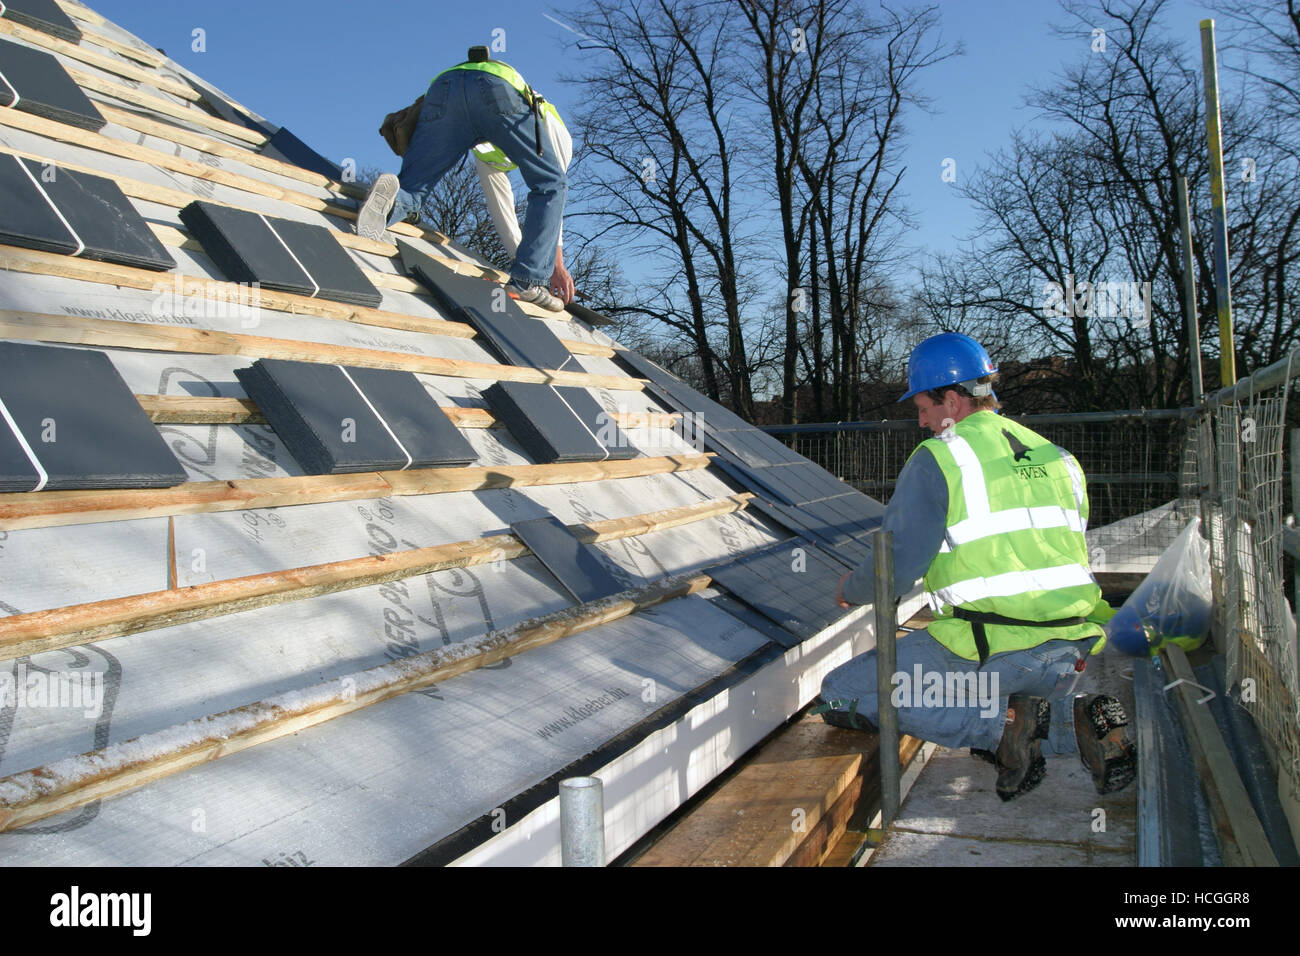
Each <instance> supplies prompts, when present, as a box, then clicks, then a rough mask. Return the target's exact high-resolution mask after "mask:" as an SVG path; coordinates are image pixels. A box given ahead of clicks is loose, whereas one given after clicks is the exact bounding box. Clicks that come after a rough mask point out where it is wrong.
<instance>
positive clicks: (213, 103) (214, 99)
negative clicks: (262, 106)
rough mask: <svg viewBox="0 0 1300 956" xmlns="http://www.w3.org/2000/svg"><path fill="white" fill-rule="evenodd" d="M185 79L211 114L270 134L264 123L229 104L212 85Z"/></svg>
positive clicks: (190, 78) (228, 121)
mask: <svg viewBox="0 0 1300 956" xmlns="http://www.w3.org/2000/svg"><path fill="white" fill-rule="evenodd" d="M186 81H187V82H188V83H189V84H190V86H192V87H194V92H196V93H198V94H199V96H201V97H203V105H204V106H206V107H208V109H210V110H212V112H213V114H214V115H215V116H216V117H217V118H218V119H223V120H225V121H226V122H227V123H234V124H235V125H236V126H246V127H248V128H249V129H251V130H256V131H257V132H259V133H265V134H266V135H267V136H270V135H271V131H270V129H268V128H267V126H266V124H265V123H259V122H258V121H257V120H255V119H253V117H251V116H249V115H248V114H247V113H245V112H244V111H243V110H239V109H236V108H235V107H233V106H231V105H230V104H229V103H228V102H226V98H225V97H224V96H222V95H221V94H220V93H218V92H217V91H216V90H214V89H212V87H210V86H207V85H205V84H204V83H202V82H201V81H200V80H198V79H197V78H195V77H192V76H190V77H186Z"/></svg>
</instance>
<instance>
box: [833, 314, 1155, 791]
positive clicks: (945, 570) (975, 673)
mask: <svg viewBox="0 0 1300 956" xmlns="http://www.w3.org/2000/svg"><path fill="white" fill-rule="evenodd" d="M996 374H997V369H995V368H994V367H993V363H992V361H991V360H990V359H989V356H988V353H987V352H986V351H985V350H984V348H983V347H982V346H981V345H980V344H979V343H978V342H976V341H975V340H974V339H971V338H968V337H967V336H965V335H958V334H955V333H944V334H942V335H935V336H932V337H931V338H928V339H926V340H925V341H924V342H922V343H921V344H920V345H919V346H917V347H916V349H915V350H914V351H913V352H912V355H911V358H910V360H909V361H908V365H907V378H908V391H907V394H906V395H904V396H902V398H900V399H899V401H904V400H906V399H908V398H910V399H912V401H913V402H914V404H915V405H916V408H917V414H918V418H919V421H920V424H921V427H923V428H928V429H929V430H930V431H932V432H933V433H934V435H935V437H933V438H930V439H928V440H926V441H924V442H922V443H921V445H920V446H919V447H918V448H917V449H916V451H915V452H913V454H912V456H911V458H909V459H908V461H907V464H906V465H905V466H904V468H903V471H902V473H901V474H899V476H898V482H897V486H896V489H895V492H894V495H893V497H892V498H891V499H890V501H889V505H888V507H887V508H886V509H885V517H884V525H883V527H884V528H885V530H888V531H892V532H893V537H894V568H895V573H896V576H897V580H898V590H899V591H900V592H901V591H906V590H908V589H910V587H911V585H912V584H913V582H915V581H916V580H917V579H918V578H922V577H923V578H924V586H925V590H926V591H927V592H928V593H929V595H930V599H931V603H932V604H933V605H934V606H935V608H936V612H935V619H934V621H933V622H931V624H930V625H929V626H928V627H927V628H925V629H924V630H919V631H915V632H913V633H911V634H908V635H906V636H905V637H903V638H901V639H900V640H899V642H898V671H897V673H896V675H895V677H894V681H893V686H894V688H895V690H894V692H893V693H892V694H891V697H892V699H893V701H894V703H895V705H896V706H897V707H898V722H899V728H900V730H901V731H902V732H904V733H907V734H911V735H912V736H914V737H919V738H921V739H923V740H930V741H934V742H935V743H938V744H940V745H942V746H945V747H970V748H971V750H972V752H973V753H975V754H976V755H978V756H983V757H985V758H986V759H990V760H992V761H993V762H994V763H995V764H996V766H997V768H998V776H997V791H998V795H999V796H1000V797H1001V798H1002V799H1003V800H1010V799H1012V798H1013V797H1015V796H1017V795H1019V794H1022V793H1027V792H1028V791H1030V790H1032V789H1033V788H1034V787H1036V786H1037V785H1038V784H1039V783H1040V782H1041V781H1042V779H1043V776H1044V775H1045V773H1046V771H1047V767H1046V762H1045V761H1044V759H1043V756H1042V749H1041V746H1040V742H1046V744H1047V747H1048V749H1049V750H1050V751H1051V752H1054V753H1058V754H1065V753H1075V752H1077V753H1078V754H1079V756H1080V758H1081V759H1082V761H1083V765H1084V766H1085V767H1086V768H1087V769H1088V770H1089V771H1090V772H1091V774H1092V777H1093V782H1094V783H1095V784H1096V786H1097V790H1098V792H1099V793H1109V792H1111V791H1113V790H1119V789H1121V788H1122V787H1124V786H1126V785H1127V784H1128V783H1129V782H1130V781H1131V780H1132V779H1133V777H1134V776H1135V773H1136V759H1135V758H1136V748H1135V746H1134V744H1133V743H1132V741H1131V740H1130V739H1129V738H1128V736H1127V733H1126V729H1125V725H1126V724H1127V722H1128V719H1127V717H1126V716H1125V714H1124V709H1123V707H1122V706H1121V705H1120V703H1119V701H1118V700H1116V699H1115V698H1113V697H1109V696H1104V695H1082V694H1081V695H1078V696H1077V697H1075V696H1073V690H1074V686H1075V683H1076V682H1077V679H1078V676H1079V673H1080V672H1081V671H1082V670H1083V668H1084V664H1085V661H1086V659H1087V657H1088V655H1089V654H1095V653H1097V652H1098V651H1099V650H1101V647H1102V645H1103V644H1104V643H1105V633H1104V631H1103V629H1102V626H1101V623H1100V622H1101V621H1105V620H1107V619H1108V618H1109V617H1110V616H1111V614H1113V613H1114V612H1113V611H1112V610H1111V609H1110V607H1109V605H1107V604H1106V603H1105V602H1104V601H1102V600H1101V589H1100V588H1099V587H1098V586H1097V583H1096V581H1094V580H1093V577H1092V573H1091V571H1090V570H1089V569H1088V548H1087V544H1086V543H1085V540H1084V528H1085V525H1086V522H1087V518H1088V496H1087V490H1086V486H1085V483H1084V477H1083V471H1082V469H1080V467H1079V465H1078V462H1076V461H1075V460H1074V457H1073V456H1072V455H1071V454H1070V453H1069V452H1068V451H1066V450H1065V449H1063V448H1060V447H1058V446H1056V445H1053V444H1052V443H1051V442H1050V441H1048V440H1047V439H1045V438H1043V437H1042V436H1041V435H1039V434H1037V433H1035V432H1033V431H1031V430H1030V429H1028V428H1025V427H1024V426H1023V425H1019V424H1017V423H1015V422H1013V421H1011V420H1009V419H1007V418H1004V417H1002V416H1001V415H999V414H998V413H997V410H998V408H999V407H1000V406H999V404H998V401H997V396H996V395H995V394H994V393H993V378H994V376H995V375H996ZM874 573H875V572H874V567H873V562H872V560H871V559H868V560H867V561H866V562H864V563H863V564H862V565H861V566H860V567H859V568H857V570H855V571H852V572H850V573H849V574H846V575H845V576H844V577H843V578H842V579H841V580H840V586H839V593H838V594H837V595H836V600H837V601H838V602H839V604H840V606H841V607H849V606H850V605H851V604H870V603H871V602H872V600H873V597H874V594H873V591H874V580H875V578H874ZM930 675H936V676H933V677H931V676H930ZM917 678H922V679H925V681H926V683H927V684H928V685H929V686H928V687H927V692H926V693H925V694H924V695H923V694H922V692H921V689H920V688H918V687H916V686H914V685H915V684H916V683H918V680H917ZM905 685H912V686H910V687H908V688H905ZM975 687H979V688H991V689H992V693H991V695H990V699H986V700H979V699H969V698H971V697H976V696H977V695H975V694H973V693H968V692H969V691H971V690H973V688H975ZM907 689H910V694H909V693H907V692H901V693H900V691H905V690H907ZM930 690H933V691H934V692H933V693H930V692H929V691H930ZM821 698H822V702H821V704H820V706H819V707H818V708H817V709H816V710H815V711H814V712H820V713H822V714H823V718H824V719H825V720H826V721H827V723H831V724H835V725H836V726H842V727H851V728H854V729H859V730H873V729H874V726H873V725H874V722H875V721H876V719H877V713H878V711H877V697H876V654H875V651H869V652H868V653H866V654H862V655H860V656H858V657H855V658H853V660H851V661H849V662H848V663H846V664H843V665H841V666H839V667H837V668H836V669H835V670H833V671H832V672H831V673H829V674H828V675H826V678H825V680H824V681H823V682H822V688H821ZM1004 715H1005V716H1004Z"/></svg>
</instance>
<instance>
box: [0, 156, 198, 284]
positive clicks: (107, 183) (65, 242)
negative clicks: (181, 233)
mask: <svg viewBox="0 0 1300 956" xmlns="http://www.w3.org/2000/svg"><path fill="white" fill-rule="evenodd" d="M24 170H26V171H24ZM0 195H3V196H4V197H5V201H4V203H3V205H0V242H2V243H6V244H8V245H14V246H25V247H27V248H29V249H41V250H43V251H46V252H58V253H63V254H67V255H71V254H74V253H76V252H77V243H76V239H75V238H74V234H75V236H76V237H79V238H80V239H81V242H82V243H83V244H84V246H85V248H84V249H83V250H82V251H81V253H80V254H81V256H82V257H84V258H87V259H98V260H100V261H102V262H119V263H122V264H123V265H129V266H137V267H140V268H145V269H160V270H164V269H171V268H173V267H175V265H176V261H175V260H174V259H173V258H172V257H171V256H170V255H168V253H167V250H166V249H165V248H164V247H163V244H162V243H161V242H159V241H158V237H157V236H155V235H154V234H153V232H152V231H151V230H150V229H149V226H148V224H147V223H146V222H145V221H144V218H143V217H142V216H141V215H140V214H139V213H138V212H136V210H135V207H134V206H132V205H131V203H130V201H129V200H128V199H127V198H126V196H125V195H124V194H123V193H122V190H121V189H120V188H119V187H118V185H117V183H115V182H113V181H112V180H111V179H105V178H103V177H102V176H92V175H90V174H89V173H79V172H73V171H71V170H68V169H63V168H62V167H59V166H53V165H51V166H46V165H45V164H43V163H37V162H34V161H32V160H28V159H21V158H19V157H17V156H3V155H0ZM56 209H57V210H58V212H57V213H56V212H55V210H56ZM60 214H61V215H62V217H63V218H62V219H60V218H59V215H60ZM65 220H66V224H65ZM69 227H71V231H69Z"/></svg>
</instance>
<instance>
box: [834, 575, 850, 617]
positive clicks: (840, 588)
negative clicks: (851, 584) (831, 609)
mask: <svg viewBox="0 0 1300 956" xmlns="http://www.w3.org/2000/svg"><path fill="white" fill-rule="evenodd" d="M852 574H853V572H852V571H846V572H845V573H844V576H843V577H842V578H840V583H839V584H837V585H835V603H836V604H838V605H839V606H840V607H842V608H851V607H853V605H852V604H850V603H849V602H848V601H846V600H844V582H845V581H847V580H848V579H849V578H850V576H852Z"/></svg>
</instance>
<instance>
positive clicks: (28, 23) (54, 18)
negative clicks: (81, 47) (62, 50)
mask: <svg viewBox="0 0 1300 956" xmlns="http://www.w3.org/2000/svg"><path fill="white" fill-rule="evenodd" d="M0 11H3V14H2V15H3V16H4V18H5V19H6V20H12V21H13V22H14V23H21V24H22V25H23V26H25V27H31V28H32V29H33V30H40V31H41V32H42V33H48V34H50V36H56V37H58V38H59V39H60V40H67V41H68V42H69V43H80V42H81V31H80V30H78V29H77V27H76V25H75V24H74V23H73V22H72V18H71V17H69V16H68V15H67V14H66V13H64V12H63V10H62V9H61V8H60V7H59V5H58V4H57V3H55V2H54V0H4V2H3V3H0Z"/></svg>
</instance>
